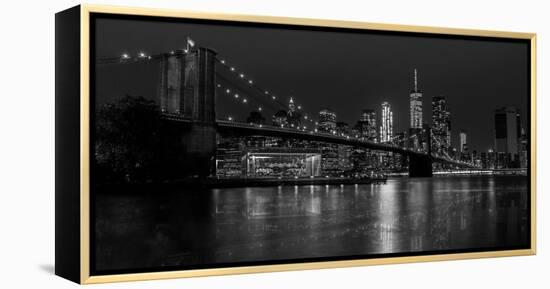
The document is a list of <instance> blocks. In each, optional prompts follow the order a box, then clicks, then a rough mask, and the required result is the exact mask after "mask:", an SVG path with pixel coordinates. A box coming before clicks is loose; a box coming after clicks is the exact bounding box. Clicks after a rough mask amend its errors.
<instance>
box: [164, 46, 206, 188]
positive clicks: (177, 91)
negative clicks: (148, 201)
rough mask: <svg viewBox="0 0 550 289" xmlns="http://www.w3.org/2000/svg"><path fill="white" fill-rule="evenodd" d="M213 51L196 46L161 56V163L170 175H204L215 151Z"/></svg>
mask: <svg viewBox="0 0 550 289" xmlns="http://www.w3.org/2000/svg"><path fill="white" fill-rule="evenodd" d="M215 64H216V52H215V51H213V50H211V49H208V48H204V47H199V48H196V49H193V50H190V51H188V52H187V53H186V52H184V51H176V52H173V53H168V54H165V55H163V56H162V58H161V61H160V67H161V75H160V85H159V98H160V101H159V102H160V110H161V112H162V113H163V114H164V115H169V116H171V117H176V118H178V119H183V120H186V121H187V122H181V121H169V120H167V121H165V123H164V131H163V136H162V137H163V143H164V144H165V146H166V147H164V148H163V151H164V163H165V164H166V165H167V167H166V169H167V174H168V175H169V176H171V177H173V178H179V177H183V176H194V175H198V176H208V175H210V174H211V173H212V170H213V169H214V161H215V153H216V109H215V105H216V89H215V81H216V76H215V75H216V73H215V69H216V65H215Z"/></svg>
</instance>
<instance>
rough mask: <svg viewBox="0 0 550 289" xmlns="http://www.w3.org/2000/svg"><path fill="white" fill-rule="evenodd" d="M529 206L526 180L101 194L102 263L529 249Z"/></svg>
mask: <svg viewBox="0 0 550 289" xmlns="http://www.w3.org/2000/svg"><path fill="white" fill-rule="evenodd" d="M528 201H529V196H528V178H527V177H521V176H453V177H434V178H406V177H404V178H394V179H388V181H387V182H386V183H385V184H369V185H345V186H340V185H330V186H325V185H322V186H310V185H307V186H280V187H254V188H227V189H209V190H204V191H185V192H171V193H154V192H151V193H147V194H143V193H141V194H99V195H97V196H96V197H95V204H94V205H95V206H94V207H95V211H94V212H93V215H94V216H95V220H96V221H95V224H94V225H95V234H93V236H94V238H95V241H93V242H92V244H93V245H94V247H93V257H92V262H93V263H94V264H95V270H97V271H98V272H105V273H109V272H117V271H118V270H121V271H140V270H163V268H165V269H172V268H200V267H208V266H215V265H216V264H218V265H222V266H230V265H239V264H243V262H244V263H247V264H249V262H259V263H261V262H273V261H275V262H277V261H279V262H281V261H288V260H295V261H296V260H298V261H299V260H310V261H311V260H318V259H317V258H329V259H330V258H345V257H346V256H348V257H352V258H357V257H359V256H363V257H365V256H367V257H368V256H373V255H377V254H388V253H390V254H400V253H405V254H414V253H418V252H433V251H438V252H454V251H461V250H485V249H490V250H494V249H507V248H520V247H525V246H527V245H528V242H529V219H528V218H529V206H528V205H529V203H528ZM236 262H237V263H239V264H236Z"/></svg>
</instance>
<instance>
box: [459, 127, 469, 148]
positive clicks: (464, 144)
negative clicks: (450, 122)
mask: <svg viewBox="0 0 550 289" xmlns="http://www.w3.org/2000/svg"><path fill="white" fill-rule="evenodd" d="M458 144H459V147H458V148H459V149H460V153H461V154H466V153H468V134H467V133H466V131H465V130H461V131H460V134H459V135H458Z"/></svg>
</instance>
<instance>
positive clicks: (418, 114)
mask: <svg viewBox="0 0 550 289" xmlns="http://www.w3.org/2000/svg"><path fill="white" fill-rule="evenodd" d="M410 116H411V126H410V127H411V128H414V129H422V93H421V92H420V90H419V89H418V76H417V72H416V68H415V69H414V87H413V89H412V91H411V94H410Z"/></svg>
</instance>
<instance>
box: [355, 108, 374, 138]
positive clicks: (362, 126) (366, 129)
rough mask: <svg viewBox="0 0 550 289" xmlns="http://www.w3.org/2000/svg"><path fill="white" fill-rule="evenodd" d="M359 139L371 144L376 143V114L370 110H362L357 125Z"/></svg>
mask: <svg viewBox="0 0 550 289" xmlns="http://www.w3.org/2000/svg"><path fill="white" fill-rule="evenodd" d="M357 126H358V130H359V132H360V137H361V138H363V139H366V140H369V141H372V142H376V141H377V133H378V131H377V127H376V112H375V111H374V110H372V109H364V110H363V111H362V113H361V119H360V120H359V122H358V123H357Z"/></svg>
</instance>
